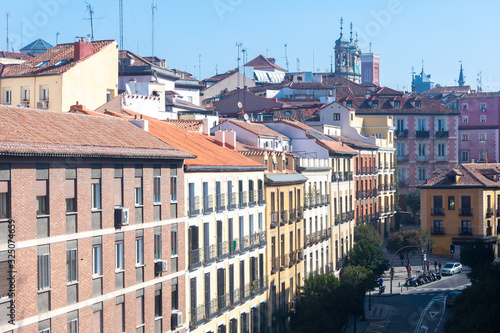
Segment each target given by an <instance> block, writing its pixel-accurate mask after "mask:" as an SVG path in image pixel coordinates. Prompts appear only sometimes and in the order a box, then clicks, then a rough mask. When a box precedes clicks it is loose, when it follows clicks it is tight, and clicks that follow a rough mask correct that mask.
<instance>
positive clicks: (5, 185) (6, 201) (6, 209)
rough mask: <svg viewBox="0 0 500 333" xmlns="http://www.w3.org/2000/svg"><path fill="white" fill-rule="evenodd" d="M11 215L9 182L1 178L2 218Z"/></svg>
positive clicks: (0, 202) (0, 204)
mask: <svg viewBox="0 0 500 333" xmlns="http://www.w3.org/2000/svg"><path fill="white" fill-rule="evenodd" d="M9 217H10V195H9V182H8V181H1V180H0V219H8V218H9Z"/></svg>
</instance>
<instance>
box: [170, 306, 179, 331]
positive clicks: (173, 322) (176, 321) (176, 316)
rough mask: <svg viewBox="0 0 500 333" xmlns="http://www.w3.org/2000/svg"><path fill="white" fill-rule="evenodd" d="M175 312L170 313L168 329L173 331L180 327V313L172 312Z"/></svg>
mask: <svg viewBox="0 0 500 333" xmlns="http://www.w3.org/2000/svg"><path fill="white" fill-rule="evenodd" d="M174 311H175V312H172V316H171V325H170V326H171V327H170V329H171V330H172V331H173V330H174V329H176V328H177V327H179V326H181V325H182V312H178V311H177V310H174Z"/></svg>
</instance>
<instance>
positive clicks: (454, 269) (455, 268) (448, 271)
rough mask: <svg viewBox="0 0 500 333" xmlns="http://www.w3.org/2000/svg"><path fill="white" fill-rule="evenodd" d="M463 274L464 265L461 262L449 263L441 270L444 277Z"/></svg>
mask: <svg viewBox="0 0 500 333" xmlns="http://www.w3.org/2000/svg"><path fill="white" fill-rule="evenodd" d="M460 272H462V264H461V263H459V262H448V263H446V264H445V265H444V266H443V268H442V269H441V274H443V275H453V274H456V273H460Z"/></svg>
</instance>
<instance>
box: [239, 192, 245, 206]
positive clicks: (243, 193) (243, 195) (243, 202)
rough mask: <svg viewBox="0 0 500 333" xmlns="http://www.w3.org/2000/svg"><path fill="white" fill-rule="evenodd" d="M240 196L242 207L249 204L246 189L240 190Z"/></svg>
mask: <svg viewBox="0 0 500 333" xmlns="http://www.w3.org/2000/svg"><path fill="white" fill-rule="evenodd" d="M238 198H239V201H238V203H239V207H240V208H245V207H246V206H247V192H246V191H240V192H239V193H238Z"/></svg>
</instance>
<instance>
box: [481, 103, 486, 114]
mask: <svg viewBox="0 0 500 333" xmlns="http://www.w3.org/2000/svg"><path fill="white" fill-rule="evenodd" d="M479 108H480V109H481V112H486V103H481V104H479Z"/></svg>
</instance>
